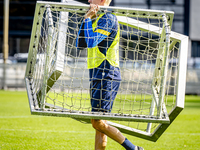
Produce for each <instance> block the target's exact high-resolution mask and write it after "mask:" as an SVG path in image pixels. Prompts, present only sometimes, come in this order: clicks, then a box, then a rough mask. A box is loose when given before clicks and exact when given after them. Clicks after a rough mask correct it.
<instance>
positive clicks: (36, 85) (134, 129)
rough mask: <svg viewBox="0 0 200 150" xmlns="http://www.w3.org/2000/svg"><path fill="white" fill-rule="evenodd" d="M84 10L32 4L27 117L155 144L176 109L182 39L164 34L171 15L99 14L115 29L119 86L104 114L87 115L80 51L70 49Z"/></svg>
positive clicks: (84, 7) (84, 53)
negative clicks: (109, 17)
mask: <svg viewBox="0 0 200 150" xmlns="http://www.w3.org/2000/svg"><path fill="white" fill-rule="evenodd" d="M88 9H89V6H88V5H80V4H79V5H75V4H71V3H54V2H37V5H36V10H35V16H34V23H33V29H32V35H31V41H30V47H29V57H28V61H27V68H26V75H25V81H26V87H27V93H28V97H29V102H30V108H31V112H32V114H38V115H49V116H65V117H72V118H75V119H77V120H81V121H84V122H89V120H90V119H105V120H110V121H108V123H109V124H110V125H112V126H115V127H117V128H119V129H120V130H121V131H122V132H124V133H127V134H130V135H134V136H138V137H141V138H144V139H148V140H152V141H156V140H157V139H158V137H159V136H160V135H161V134H162V133H163V132H164V131H165V130H166V128H167V127H168V126H169V125H170V124H171V122H172V121H173V120H174V119H175V118H176V116H177V115H178V114H179V113H180V112H181V110H182V109H183V108H184V93H185V91H184V90H185V89H184V87H185V74H186V63H185V62H186V60H187V52H186V50H187V44H188V43H187V37H186V36H183V35H181V34H178V33H175V32H172V31H171V26H172V20H173V12H167V11H153V10H142V9H141V10H140V9H128V8H126V9H125V8H117V7H100V11H99V14H102V13H104V14H105V13H113V14H115V15H116V16H117V19H118V23H119V25H120V42H119V43H120V44H119V49H118V52H119V68H120V72H121V81H120V87H119V90H118V93H117V96H116V98H115V100H114V104H113V108H112V111H111V112H109V113H107V112H102V111H101V112H98V111H97V112H92V111H91V109H92V107H91V100H90V99H91V93H90V82H91V81H90V78H89V70H88V69H87V48H82V49H81V48H79V47H77V46H76V39H77V35H78V32H79V30H80V26H81V23H82V21H83V19H84V14H85V13H86V12H87V11H88ZM182 51H184V52H182ZM181 57H182V58H181ZM180 71H181V75H180V74H179V72H180ZM179 81H180V82H179Z"/></svg>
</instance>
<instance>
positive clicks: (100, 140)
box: [95, 130, 107, 150]
mask: <svg viewBox="0 0 200 150" xmlns="http://www.w3.org/2000/svg"><path fill="white" fill-rule="evenodd" d="M106 145H107V135H105V134H104V133H101V132H99V131H98V130H96V135H95V150H105V148H106Z"/></svg>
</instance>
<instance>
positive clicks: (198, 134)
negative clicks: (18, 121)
mask: <svg viewBox="0 0 200 150" xmlns="http://www.w3.org/2000/svg"><path fill="white" fill-rule="evenodd" d="M0 131H23V132H60V133H84V134H85V133H95V132H94V131H57V130H24V129H5V128H1V129H0ZM164 134H174V135H194V136H200V133H170V132H166V133H164Z"/></svg>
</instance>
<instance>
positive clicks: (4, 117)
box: [0, 116, 44, 119]
mask: <svg viewBox="0 0 200 150" xmlns="http://www.w3.org/2000/svg"><path fill="white" fill-rule="evenodd" d="M38 117H44V116H0V119H1V118H3V119H6V118H7V119H9V118H11V119H12V118H38Z"/></svg>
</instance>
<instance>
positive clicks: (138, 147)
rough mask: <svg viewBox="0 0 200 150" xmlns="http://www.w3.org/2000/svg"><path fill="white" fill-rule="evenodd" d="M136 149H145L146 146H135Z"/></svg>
mask: <svg viewBox="0 0 200 150" xmlns="http://www.w3.org/2000/svg"><path fill="white" fill-rule="evenodd" d="M135 150H144V148H142V147H140V146H135Z"/></svg>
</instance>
